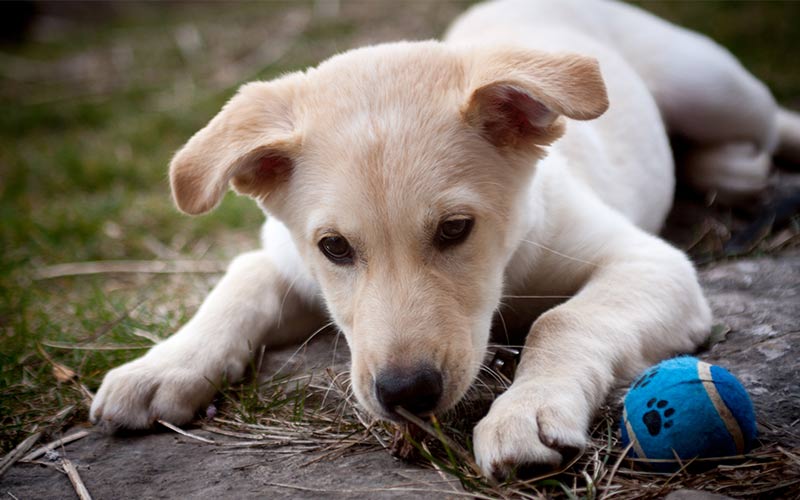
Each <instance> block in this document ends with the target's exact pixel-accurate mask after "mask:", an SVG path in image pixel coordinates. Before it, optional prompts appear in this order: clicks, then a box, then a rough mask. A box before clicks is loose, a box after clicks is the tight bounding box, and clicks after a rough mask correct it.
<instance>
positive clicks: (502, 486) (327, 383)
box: [181, 368, 800, 499]
mask: <svg viewBox="0 0 800 500" xmlns="http://www.w3.org/2000/svg"><path fill="white" fill-rule="evenodd" d="M493 380H496V379H494V378H493V377H491V376H490V377H487V378H486V379H485V380H482V383H483V384H485V385H482V386H481V387H482V388H481V390H479V391H477V392H474V393H472V397H471V399H470V400H469V401H468V402H466V403H465V404H462V407H461V408H460V411H458V412H454V413H451V414H450V415H449V416H445V417H444V418H443V419H442V421H439V420H437V419H436V418H435V417H431V418H429V419H427V420H425V421H420V420H419V419H417V418H416V417H414V416H413V415H411V414H408V415H407V417H408V419H409V424H407V425H405V426H396V425H394V424H389V423H386V422H379V421H374V420H372V419H371V418H370V416H369V415H368V414H366V413H364V411H363V410H361V409H360V408H359V407H358V406H357V405H356V404H355V402H354V400H353V396H352V392H351V390H350V387H349V380H348V373H347V372H339V373H337V372H336V371H334V370H333V369H331V368H328V369H327V370H324V371H321V372H317V373H314V374H305V375H300V376H295V377H283V378H278V379H266V380H264V381H262V382H261V383H256V382H253V381H251V382H248V383H246V384H243V385H240V386H236V387H233V388H228V389H226V390H224V391H223V395H222V396H221V397H220V399H219V400H218V401H217V402H216V403H215V404H214V405H212V406H211V407H209V409H208V412H207V413H208V414H207V416H206V418H204V419H202V420H201V421H200V422H199V423H198V424H199V428H200V429H203V430H205V431H208V432H209V433H211V434H213V435H216V436H218V439H211V440H209V439H207V438H197V437H195V436H190V438H194V439H201V440H202V441H203V442H206V443H207V444H209V446H223V447H242V448H244V447H247V448H263V449H264V450H269V453H271V454H290V455H295V454H303V455H306V456H308V457H309V458H308V461H307V462H306V463H307V464H310V463H313V462H317V461H321V460H336V459H337V458H338V457H341V456H343V455H345V454H354V453H362V452H364V451H367V450H375V449H384V450H386V452H387V453H393V454H394V455H395V456H401V457H402V458H403V459H404V460H406V461H408V462H412V463H415V464H418V465H420V466H422V467H428V468H433V469H435V470H436V471H439V472H440V474H441V475H442V477H443V479H444V482H445V483H446V482H447V481H451V482H452V483H453V484H458V485H459V488H458V490H457V491H463V492H466V493H470V494H471V495H474V496H475V497H483V498H543V497H547V498H587V499H593V498H618V499H634V498H637V499H638V498H662V497H663V496H664V495H666V494H668V493H669V492H671V491H674V490H678V489H685V488H689V489H698V490H704V491H709V492H714V493H719V494H724V495H729V496H733V497H742V498H797V497H798V496H800V449H788V448H785V447H782V446H780V445H779V444H778V443H776V442H770V441H763V442H761V445H760V446H759V447H757V448H756V449H754V450H753V451H752V452H751V453H748V454H746V455H743V456H738V457H727V458H723V459H701V460H694V461H689V462H686V463H683V464H681V467H680V470H679V471H678V472H675V473H658V472H653V471H652V470H650V469H649V468H648V466H647V464H646V463H645V462H643V461H641V460H636V459H630V458H627V457H626V453H627V451H628V450H627V449H623V448H622V446H621V445H620V441H619V430H618V423H619V412H620V404H616V403H615V404H611V405H607V406H604V407H603V408H602V409H601V411H600V414H599V416H598V417H597V419H596V420H595V422H594V424H593V427H592V429H591V441H590V443H589V446H588V447H587V449H586V450H585V452H584V453H583V455H582V456H580V457H578V458H576V459H575V460H574V461H573V462H572V463H571V464H569V465H568V466H566V467H565V468H564V469H562V470H559V471H554V472H552V473H549V474H546V475H540V476H538V477H532V478H531V477H525V478H513V479H510V480H508V481H506V482H503V483H497V482H494V481H490V480H487V479H486V478H484V477H482V476H481V475H480V473H479V471H478V469H477V466H476V465H475V463H474V460H473V459H472V453H471V442H470V436H471V428H472V426H473V425H474V423H475V421H476V420H475V419H476V418H479V417H478V416H479V415H481V414H482V412H484V411H485V409H486V407H487V406H488V404H489V403H490V402H491V398H492V394H493V391H490V390H489V389H488V387H492V386H493V384H494V382H493ZM494 389H499V388H498V387H496V386H494ZM620 396H621V393H618V394H616V395H615V396H614V397H613V398H611V399H612V400H613V401H621V398H620ZM181 432H185V431H181ZM773 434H774V432H773ZM284 486H286V487H293V486H291V485H284ZM294 486H296V487H298V488H302V485H294ZM451 486H452V485H451ZM378 491H380V490H378V489H376V490H374V491H372V492H373V493H376V492H378ZM387 491H388V490H387ZM447 492H450V491H449V490H448V491H447ZM351 493H358V492H356V491H353V492H351ZM360 493H366V492H360ZM442 493H445V490H443V491H442Z"/></svg>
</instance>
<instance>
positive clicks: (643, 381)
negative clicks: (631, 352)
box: [633, 368, 658, 390]
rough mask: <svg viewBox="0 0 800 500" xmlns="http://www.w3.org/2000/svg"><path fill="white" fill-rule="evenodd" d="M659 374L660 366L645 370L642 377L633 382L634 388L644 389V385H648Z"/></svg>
mask: <svg viewBox="0 0 800 500" xmlns="http://www.w3.org/2000/svg"><path fill="white" fill-rule="evenodd" d="M656 375H658V368H656V369H653V370H650V371H648V372H645V373H644V374H643V375H642V376H641V377H639V378H638V379H636V382H634V383H633V389H634V390H636V389H642V388H643V387H647V386H648V384H650V382H651V381H652V380H653V379H654V378H655V377H656Z"/></svg>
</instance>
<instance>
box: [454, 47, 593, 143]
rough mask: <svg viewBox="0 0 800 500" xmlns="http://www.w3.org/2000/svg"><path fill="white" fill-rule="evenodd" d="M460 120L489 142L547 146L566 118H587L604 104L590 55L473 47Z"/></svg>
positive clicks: (560, 129) (558, 133) (561, 131)
mask: <svg viewBox="0 0 800 500" xmlns="http://www.w3.org/2000/svg"><path fill="white" fill-rule="evenodd" d="M467 74H468V77H469V84H468V89H469V91H468V99H467V102H466V104H465V105H464V107H463V108H462V116H463V117H464V119H465V120H466V121H467V122H468V123H469V124H470V125H473V126H475V127H478V128H480V129H481V132H482V133H483V134H484V136H485V137H486V138H487V139H488V140H489V141H490V142H491V143H492V144H494V145H495V146H498V147H515V146H518V145H524V144H528V145H530V144H535V145H547V144H550V143H551V142H553V141H554V140H556V139H557V138H558V137H560V136H561V134H563V132H564V124H563V120H558V118H559V116H562V115H563V116H566V117H569V118H573V119H576V120H590V119H593V118H597V117H598V116H600V115H602V114H603V113H604V112H605V110H606V109H607V108H608V96H607V94H606V88H605V84H604V83H603V78H602V75H601V74H600V67H599V65H598V63H597V61H596V60H595V59H592V58H590V57H584V56H580V55H573V54H549V53H545V52H537V51H532V50H524V49H518V48H493V49H486V50H480V49H478V50H475V51H472V52H470V54H469V56H468V72H467Z"/></svg>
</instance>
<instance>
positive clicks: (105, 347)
mask: <svg viewBox="0 0 800 500" xmlns="http://www.w3.org/2000/svg"><path fill="white" fill-rule="evenodd" d="M41 344H42V345H46V346H47V347H53V348H55V349H69V350H72V351H131V350H136V349H150V348H151V347H153V346H151V345H135V344H72V343H70V342H57V341H54V340H44V341H42V342H41Z"/></svg>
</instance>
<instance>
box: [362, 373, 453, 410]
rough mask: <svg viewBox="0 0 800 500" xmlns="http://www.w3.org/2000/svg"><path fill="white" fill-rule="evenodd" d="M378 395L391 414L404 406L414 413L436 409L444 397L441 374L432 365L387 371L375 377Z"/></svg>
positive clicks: (376, 393)
mask: <svg viewBox="0 0 800 500" xmlns="http://www.w3.org/2000/svg"><path fill="white" fill-rule="evenodd" d="M375 395H376V396H377V397H378V402H380V404H381V406H383V408H384V410H386V411H387V412H388V413H389V414H392V415H395V410H394V409H395V407H397V406H402V407H403V408H405V409H406V410H408V411H410V412H411V413H414V414H415V415H424V414H427V413H430V412H432V411H433V409H434V408H436V405H437V404H439V400H440V399H441V397H442V374H441V373H440V372H439V370H436V369H433V368H431V367H427V366H426V367H423V368H420V369H409V370H397V369H394V370H384V371H383V372H381V373H380V374H378V377H377V378H376V379H375Z"/></svg>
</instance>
